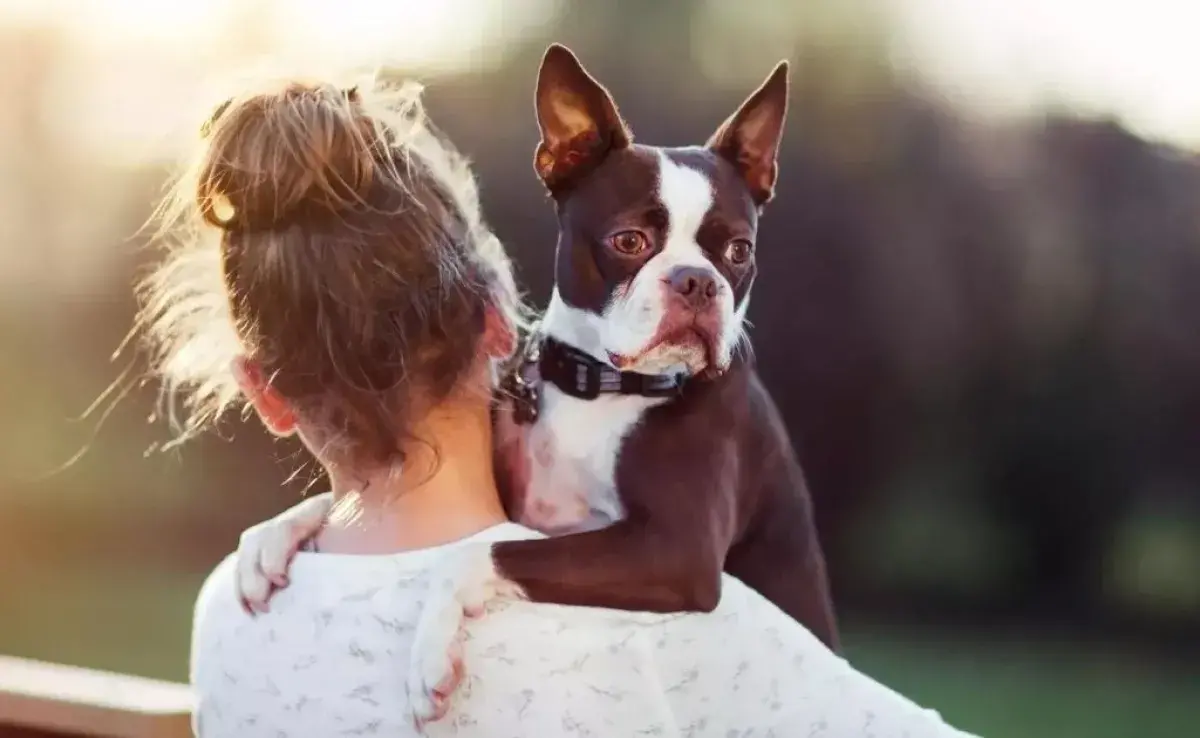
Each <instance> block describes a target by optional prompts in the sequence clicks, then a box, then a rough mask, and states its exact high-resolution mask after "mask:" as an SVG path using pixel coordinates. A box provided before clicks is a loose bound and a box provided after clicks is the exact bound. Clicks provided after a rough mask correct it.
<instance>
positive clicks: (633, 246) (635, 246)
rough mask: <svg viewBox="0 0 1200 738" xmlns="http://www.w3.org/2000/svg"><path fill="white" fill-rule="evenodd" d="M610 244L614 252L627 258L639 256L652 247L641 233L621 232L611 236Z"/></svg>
mask: <svg viewBox="0 0 1200 738" xmlns="http://www.w3.org/2000/svg"><path fill="white" fill-rule="evenodd" d="M608 244H609V245H610V246H612V248H613V250H614V251H617V252H618V253H621V254H624V255H625V256H637V255H638V254H640V253H642V252H643V251H645V250H646V249H647V248H648V247H649V246H650V242H649V241H647V240H646V236H644V235H643V234H642V233H641V232H640V231H621V232H620V233H617V234H614V235H613V236H611V237H610V238H609V239H608Z"/></svg>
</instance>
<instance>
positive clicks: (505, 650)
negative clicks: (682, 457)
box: [191, 523, 967, 738]
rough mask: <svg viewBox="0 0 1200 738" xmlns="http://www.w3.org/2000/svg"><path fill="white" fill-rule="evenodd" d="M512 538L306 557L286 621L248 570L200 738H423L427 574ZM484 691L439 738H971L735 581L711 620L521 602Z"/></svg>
mask: <svg viewBox="0 0 1200 738" xmlns="http://www.w3.org/2000/svg"><path fill="white" fill-rule="evenodd" d="M539 536H540V534H538V533H535V532H533V531H531V530H529V529H526V528H523V527H521V526H518V525H515V524H511V523H508V524H504V525H499V526H496V527H494V528H491V529H489V530H486V531H483V532H482V533H479V534H477V535H475V536H472V537H471V538H468V539H466V540H464V541H460V542H457V543H454V544H450V545H447V546H440V547H437V548H432V549H424V550H420V551H412V552H406V553H401V554H393V555H386V556H354V555H340V554H327V553H300V554H297V556H296V559H295V561H294V562H293V564H292V567H291V571H290V574H289V576H290V579H291V584H290V586H289V587H288V588H287V589H285V590H283V591H281V592H279V593H278V594H276V595H275V597H274V598H273V599H272V600H271V603H270V612H269V613H267V614H263V615H259V616H257V617H254V618H252V617H250V616H249V615H247V614H246V613H244V612H243V611H242V609H241V607H240V605H239V604H238V602H237V598H236V594H235V585H234V567H233V559H232V557H230V558H227V559H226V560H225V561H223V562H222V563H221V564H220V565H219V566H218V567H217V568H216V570H215V571H214V572H213V573H212V575H211V576H209V578H208V581H207V582H205V584H204V587H203V589H202V590H201V592H200V597H199V601H198V602H197V604H196V619H195V630H194V633H193V641H192V665H191V678H192V683H193V685H194V686H195V689H196V692H197V697H198V705H197V710H196V717H195V725H196V734H197V735H198V736H200V738H256V737H257V736H263V737H264V738H266V737H269V738H297V737H307V736H312V737H313V738H334V737H336V736H389V737H392V736H395V737H397V738H406V737H407V736H417V735H421V733H419V732H418V731H416V730H415V729H414V728H413V727H412V724H411V720H410V712H409V708H408V702H407V697H406V694H405V675H406V674H407V669H406V668H405V667H406V666H407V663H408V659H409V653H410V649H411V648H412V637H413V629H414V626H415V623H416V620H417V614H418V613H419V611H420V608H421V605H422V597H423V593H424V588H425V586H426V585H425V576H424V574H425V572H426V571H428V570H429V569H430V568H431V567H433V565H434V564H436V563H437V562H438V560H439V559H440V558H441V557H442V556H443V555H444V554H445V553H446V552H448V551H450V550H452V549H453V548H455V547H456V546H460V545H463V544H465V543H469V542H481V541H495V540H510V539H518V538H534V537H539ZM468 627H469V630H468V637H467V641H466V644H465V651H464V663H465V665H466V670H467V676H466V678H465V679H464V682H463V686H462V688H461V689H460V691H459V692H458V694H457V696H456V697H455V698H454V702H453V703H452V706H451V709H450V712H449V714H448V715H447V716H446V717H445V718H443V719H442V720H440V721H438V722H434V723H430V724H428V725H427V726H425V729H424V730H425V733H424V734H425V735H429V736H468V737H476V736H479V737H488V738H491V737H494V738H521V737H523V736H530V737H532V738H555V737H556V736H572V737H579V738H584V737H592V736H605V737H607V736H612V737H615V738H625V737H626V736H655V737H658V738H709V737H710V736H711V737H712V738H728V737H729V736H777V737H778V738H791V737H793V736H821V737H822V738H841V737H842V736H845V737H846V738H851V737H853V738H860V737H862V736H874V737H875V738H890V737H895V738H901V737H902V736H907V737H910V738H918V737H919V738H925V737H932V738H941V737H943V736H945V737H949V736H958V737H960V738H961V737H962V736H966V735H967V734H965V733H962V732H959V731H957V730H955V729H953V728H951V727H949V726H947V725H946V724H945V723H943V722H942V720H941V718H940V717H939V716H938V714H937V713H935V712H933V711H932V710H925V709H922V708H920V707H918V706H917V705H914V704H913V703H911V702H909V701H908V700H907V699H905V698H904V697H902V696H900V695H898V694H896V693H895V692H893V691H891V690H889V689H888V688H886V687H884V686H883V685H881V684H879V683H877V682H875V681H873V680H872V679H870V678H869V677H867V676H865V675H863V674H860V673H858V672H856V671H855V670H854V669H853V668H851V667H850V665H849V664H847V663H846V662H845V661H843V660H842V659H841V658H839V657H838V656H836V655H834V654H833V653H831V652H830V651H829V650H828V649H826V648H825V646H824V645H822V644H821V643H820V641H818V640H817V639H816V638H815V637H814V636H813V635H812V634H810V633H809V632H808V631H807V630H805V629H804V628H803V627H802V626H800V625H798V624H797V623H795V622H794V621H792V620H791V619H790V618H789V617H788V616H787V615H785V614H784V613H783V612H781V611H780V610H778V609H777V608H776V607H775V606H774V605H772V604H771V603H770V602H768V601H767V600H765V599H764V598H762V597H760V596H759V595H758V594H757V593H755V592H753V591H752V590H750V589H749V588H748V587H746V586H745V585H743V584H742V583H741V582H739V581H738V580H736V579H733V578H732V577H728V576H727V577H725V580H724V585H723V593H722V597H721V604H720V606H719V607H718V608H717V610H716V611H715V612H713V613H712V614H709V615H700V614H686V615H684V614H679V615H650V614H645V613H628V612H619V611H613V610H602V609H593V608H577V607H564V606H558V605H535V604H531V603H525V602H520V603H508V604H503V605H500V606H499V607H497V608H495V609H494V610H493V611H491V612H489V613H488V614H487V615H486V616H484V617H483V618H481V619H479V620H476V621H472V622H471V624H470V625H469V626H468Z"/></svg>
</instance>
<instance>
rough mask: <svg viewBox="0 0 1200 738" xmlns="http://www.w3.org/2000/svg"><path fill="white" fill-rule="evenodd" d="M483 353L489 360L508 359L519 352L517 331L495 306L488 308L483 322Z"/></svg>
mask: <svg viewBox="0 0 1200 738" xmlns="http://www.w3.org/2000/svg"><path fill="white" fill-rule="evenodd" d="M481 345H482V347H483V352H484V353H485V354H487V357H488V358H489V359H500V360H503V359H507V358H509V357H511V356H512V355H513V352H514V351H516V350H517V329H516V327H515V326H514V325H513V324H512V321H510V320H508V318H506V317H505V316H504V314H503V313H502V312H501V311H500V309H499V308H497V307H496V306H494V305H491V306H488V309H487V312H486V313H485V314H484V321H483V342H482V344H481Z"/></svg>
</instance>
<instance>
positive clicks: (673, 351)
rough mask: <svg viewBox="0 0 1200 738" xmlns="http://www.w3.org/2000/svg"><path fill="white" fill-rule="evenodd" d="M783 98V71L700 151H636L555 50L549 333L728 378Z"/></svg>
mask: <svg viewBox="0 0 1200 738" xmlns="http://www.w3.org/2000/svg"><path fill="white" fill-rule="evenodd" d="M787 92H788V81H787V63H786V62H781V63H780V64H779V65H778V66H777V67H775V70H774V71H773V72H772V73H771V75H770V76H769V77H768V78H767V80H766V82H764V83H763V84H762V86H761V87H759V88H758V89H757V90H755V91H754V93H753V94H751V95H750V97H749V98H747V100H746V101H745V102H744V103H742V105H741V107H740V108H738V109H737V111H736V112H735V113H734V114H733V115H731V116H730V117H729V118H728V119H727V120H726V121H725V122H724V123H723V124H722V125H721V126H720V127H719V128H718V129H717V131H716V133H714V134H713V135H712V137H711V138H709V140H708V142H707V143H706V144H705V145H703V146H692V147H685V148H659V147H655V146H644V145H638V144H634V143H633V137H632V135H631V134H630V131H629V128H628V127H627V126H626V125H625V122H624V121H623V120H622V119H621V116H620V114H619V113H618V112H617V106H616V104H615V103H614V102H613V100H612V97H611V96H610V95H609V93H608V91H607V90H605V89H604V87H602V86H601V85H600V84H599V83H598V82H597V81H596V80H595V79H593V78H592V77H591V75H589V74H588V73H587V71H585V70H584V68H583V67H582V65H580V63H579V60H578V59H576V58H575V56H574V55H573V54H572V53H571V52H570V51H569V50H567V49H566V48H565V47H563V46H559V45H554V46H551V47H550V48H549V50H547V52H546V56H545V58H544V59H543V60H542V67H541V71H540V73H539V75H538V83H537V95H536V100H537V118H538V125H539V127H540V128H541V134H542V138H541V141H540V143H538V146H537V152H536V154H535V157H534V168H535V169H536V170H537V173H538V176H539V177H541V179H542V182H543V183H545V185H546V187H547V189H549V191H550V194H551V196H552V197H553V198H554V201H555V203H556V205H557V210H558V216H559V239H558V253H557V263H556V267H555V277H556V282H557V285H556V288H555V295H554V297H553V299H552V300H551V304H550V307H549V309H548V310H547V314H546V320H545V324H544V325H545V328H546V330H547V331H548V332H549V333H551V334H552V335H554V336H555V337H556V338H559V339H560V340H563V341H566V342H568V343H571V344H573V345H575V346H576V347H577V348H579V349H582V350H584V351H587V352H588V353H590V354H592V355H593V356H595V357H596V358H598V359H601V360H604V361H608V362H610V363H611V364H612V365H613V366H615V367H617V368H619V369H625V370H631V371H638V372H642V373H647V374H653V373H659V372H666V371H677V370H680V369H684V370H686V371H687V372H689V373H691V374H706V375H715V374H720V373H721V372H723V371H724V370H725V369H726V368H727V367H728V366H729V363H730V362H731V361H732V359H733V355H734V351H735V350H736V348H737V345H738V343H739V341H740V340H742V326H743V320H744V317H745V314H746V307H747V304H748V303H749V298H750V286H751V284H752V283H753V281H754V275H755V236H756V232H757V226H758V216H759V214H760V213H761V211H762V208H763V206H764V205H766V203H767V202H768V201H769V200H770V199H771V197H772V195H773V194H774V189H775V179H776V174H777V165H776V156H777V153H778V151H779V141H780V136H781V135H782V132H783V122H784V117H785V115H786V112H787Z"/></svg>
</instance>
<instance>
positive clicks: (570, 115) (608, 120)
mask: <svg viewBox="0 0 1200 738" xmlns="http://www.w3.org/2000/svg"><path fill="white" fill-rule="evenodd" d="M535 103H536V110H537V121H538V128H540V129H541V132H542V140H541V141H540V142H539V143H538V146H537V151H536V152H535V154H534V159H533V167H534V169H536V170H537V173H538V176H539V177H541V179H542V182H543V183H544V184H545V185H546V187H547V189H549V190H550V191H551V192H554V191H555V190H556V189H557V188H559V187H561V186H562V185H564V184H566V183H567V182H568V181H569V180H571V179H572V178H574V177H576V176H578V175H580V174H581V173H582V172H584V171H585V170H587V169H589V168H591V167H593V166H595V165H596V164H598V163H600V162H601V161H602V160H603V159H604V157H605V156H607V155H608V154H609V152H611V151H613V150H614V149H619V148H624V147H626V146H628V145H629V144H630V142H631V141H632V140H633V136H632V135H630V133H629V128H628V127H627V126H626V125H625V121H623V120H622V119H621V114H620V113H619V112H617V105H616V103H614V102H613V99H612V96H611V95H609V94H608V90H606V89H604V87H603V86H602V85H601V84H600V83H599V82H597V81H596V80H595V79H594V78H593V77H592V76H591V75H590V74H588V73H587V70H585V69H584V68H583V65H582V64H580V63H579V59H577V58H576V57H575V55H574V54H572V53H571V51H570V50H569V49H568V48H567V47H565V46H562V45H561V44H552V45H551V46H550V48H548V49H546V55H545V56H544V57H543V58H542V67H541V69H540V70H539V71H538V81H537V92H536V94H535Z"/></svg>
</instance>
